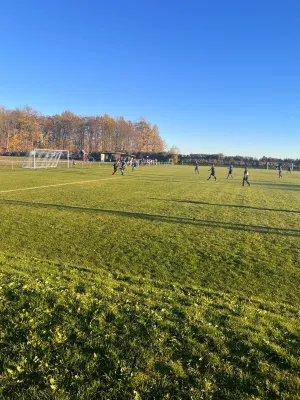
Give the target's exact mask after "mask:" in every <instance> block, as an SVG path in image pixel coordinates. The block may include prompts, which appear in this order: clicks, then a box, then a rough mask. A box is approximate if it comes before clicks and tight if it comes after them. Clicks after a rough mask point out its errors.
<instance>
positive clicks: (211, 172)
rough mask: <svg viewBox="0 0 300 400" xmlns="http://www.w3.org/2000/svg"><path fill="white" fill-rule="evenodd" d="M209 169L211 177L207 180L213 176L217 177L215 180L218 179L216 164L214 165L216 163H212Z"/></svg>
mask: <svg viewBox="0 0 300 400" xmlns="http://www.w3.org/2000/svg"><path fill="white" fill-rule="evenodd" d="M208 171H210V175H209V177H208V178H207V180H208V181H209V180H210V178H211V177H212V176H213V177H214V178H215V181H216V180H217V177H216V171H215V165H214V164H211V169H209V170H208Z"/></svg>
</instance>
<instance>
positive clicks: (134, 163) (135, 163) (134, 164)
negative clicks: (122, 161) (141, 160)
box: [132, 161, 137, 172]
mask: <svg viewBox="0 0 300 400" xmlns="http://www.w3.org/2000/svg"><path fill="white" fill-rule="evenodd" d="M136 166H137V162H136V161H134V162H133V164H132V172H133V171H134V170H135V169H136Z"/></svg>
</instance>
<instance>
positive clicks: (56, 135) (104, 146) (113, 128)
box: [0, 106, 165, 154]
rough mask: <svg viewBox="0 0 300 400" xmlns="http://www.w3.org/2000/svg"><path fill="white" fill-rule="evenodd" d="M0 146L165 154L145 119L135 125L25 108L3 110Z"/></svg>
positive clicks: (155, 129)
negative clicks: (39, 111)
mask: <svg viewBox="0 0 300 400" xmlns="http://www.w3.org/2000/svg"><path fill="white" fill-rule="evenodd" d="M0 147H1V148H2V149H7V150H9V151H27V150H30V149H32V148H35V147H38V148H51V149H65V150H69V151H71V152H79V151H80V150H85V151H86V152H88V153H90V152H99V151H102V152H117V151H120V152H123V153H127V154H133V153H135V152H148V153H151V152H156V153H157V152H162V151H164V150H165V143H164V142H163V140H162V139H161V137H160V133H159V129H158V127H157V125H151V123H150V122H147V121H146V119H145V118H141V119H139V120H138V121H136V122H133V121H126V120H125V119H124V118H123V117H118V118H112V117H110V116H109V115H108V114H104V115H103V116H99V115H97V116H78V115H76V114H74V113H72V112H71V111H64V112H63V113H62V114H56V115H53V116H49V115H47V116H45V115H42V114H40V113H38V112H37V111H36V110H33V109H32V108H31V107H28V106H26V107H24V108H23V109H15V110H7V109H5V108H4V107H0Z"/></svg>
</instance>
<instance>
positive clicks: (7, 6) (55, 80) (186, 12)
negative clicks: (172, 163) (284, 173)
mask: <svg viewBox="0 0 300 400" xmlns="http://www.w3.org/2000/svg"><path fill="white" fill-rule="evenodd" d="M299 47H300V1H298V0H280V1H279V0H272V1H271V0H205V1H202V0H185V1H184V0H159V1H158V0H103V1H102V0H94V1H92V0H85V1H82V0H77V1H74V0H72V1H70V0H60V1H58V0H52V1H46V0H38V1H33V0H31V1H30V0H28V1H26V0H22V1H21V0H18V1H15V0H10V1H9V0H2V2H1V24H0V49H1V57H0V104H1V105H3V106H5V107H6V108H15V107H22V106H24V105H29V106H31V107H33V108H34V109H36V110H38V111H40V112H41V113H43V114H47V115H53V114H57V113H61V112H63V111H65V110H70V111H72V112H74V113H76V114H79V115H103V114H104V113H107V114H109V115H110V116H111V117H118V116H123V117H124V118H125V119H126V120H132V121H135V120H137V119H138V118H140V117H145V118H146V119H147V120H148V121H149V122H151V123H152V124H157V125H158V127H159V130H160V134H161V137H162V138H163V139H164V140H165V141H166V142H167V145H168V147H171V146H173V145H175V146H177V147H178V148H179V149H180V151H181V153H186V154H188V153H224V154H226V155H244V156H253V157H262V156H273V157H278V158H284V157H293V158H297V157H300V135H299V132H300V51H299V50H300V48H299Z"/></svg>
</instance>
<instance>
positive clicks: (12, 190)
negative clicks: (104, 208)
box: [0, 178, 113, 193]
mask: <svg viewBox="0 0 300 400" xmlns="http://www.w3.org/2000/svg"><path fill="white" fill-rule="evenodd" d="M109 179H113V178H103V179H92V180H89V181H76V182H67V183H57V184H55V185H44V186H33V187H29V188H21V189H9V190H1V191H0V193H10V192H19V191H22V190H34V189H45V188H49V187H57V186H66V185H76V184H80V183H90V182H99V181H107V180H109Z"/></svg>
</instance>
